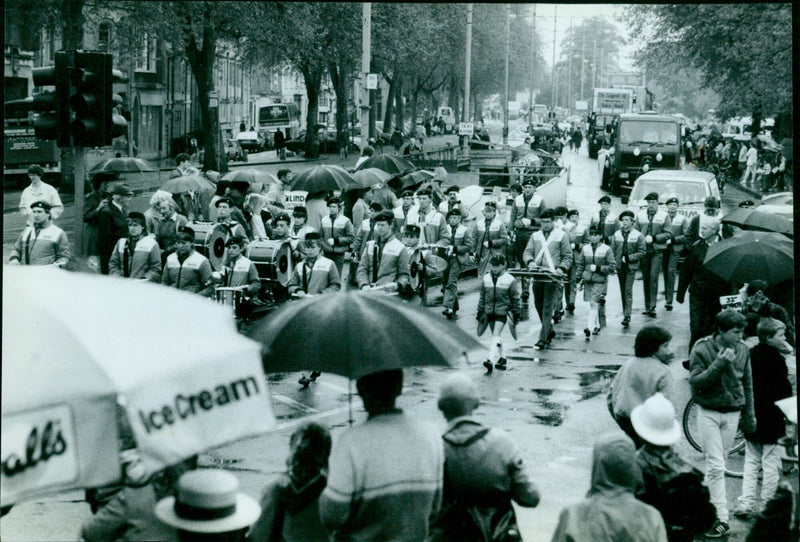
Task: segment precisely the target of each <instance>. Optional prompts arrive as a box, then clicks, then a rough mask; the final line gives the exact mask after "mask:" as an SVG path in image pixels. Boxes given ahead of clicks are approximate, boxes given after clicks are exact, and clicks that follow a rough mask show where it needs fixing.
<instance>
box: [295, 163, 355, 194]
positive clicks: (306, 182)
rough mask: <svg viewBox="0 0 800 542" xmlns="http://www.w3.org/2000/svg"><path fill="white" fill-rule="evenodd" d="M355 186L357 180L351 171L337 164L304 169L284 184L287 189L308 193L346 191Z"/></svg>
mask: <svg viewBox="0 0 800 542" xmlns="http://www.w3.org/2000/svg"><path fill="white" fill-rule="evenodd" d="M357 188H359V184H358V181H357V180H356V179H355V177H353V175H352V174H351V173H348V172H347V171H346V170H344V169H342V168H340V167H339V166H325V165H323V166H315V167H312V168H311V169H307V170H305V171H304V172H303V173H301V174H300V175H297V176H296V177H295V178H294V179H292V181H291V182H290V183H289V184H288V185H286V190H287V191H296V190H305V191H306V192H308V193H309V194H312V193H314V192H328V191H333V190H339V191H341V192H347V191H348V190H354V189H357Z"/></svg>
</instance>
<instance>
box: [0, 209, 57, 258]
mask: <svg viewBox="0 0 800 542" xmlns="http://www.w3.org/2000/svg"><path fill="white" fill-rule="evenodd" d="M51 209H52V208H51V206H50V204H49V203H46V202H44V201H34V202H33V203H31V204H30V205H29V206H28V210H29V211H28V212H29V214H30V217H31V220H32V221H33V224H32V225H30V226H28V227H26V228H25V229H24V230H22V234H21V235H20V236H19V238H18V239H17V242H16V243H14V247H13V248H12V249H11V256H9V257H8V263H10V264H12V265H54V266H57V267H63V266H65V265H67V263H69V257H70V256H69V239H67V234H66V233H65V232H64V230H62V229H61V228H59V227H58V226H56V225H55V224H53V222H52V221H51V214H50V213H51Z"/></svg>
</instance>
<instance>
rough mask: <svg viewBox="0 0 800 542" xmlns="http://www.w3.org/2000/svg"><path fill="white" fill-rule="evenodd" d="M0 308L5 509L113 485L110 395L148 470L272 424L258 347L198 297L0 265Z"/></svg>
mask: <svg viewBox="0 0 800 542" xmlns="http://www.w3.org/2000/svg"><path fill="white" fill-rule="evenodd" d="M155 307H157V309H154V308H155ZM3 312H4V314H5V315H7V316H8V317H7V318H4V322H3V330H2V355H3V379H2V398H1V399H2V427H1V429H2V432H1V433H0V435H1V437H0V453H2V460H3V469H2V473H1V474H0V489H1V491H0V499H1V500H2V505H3V506H6V505H8V504H12V503H14V502H17V501H18V500H20V499H24V498H27V497H30V496H33V495H36V494H41V493H49V492H57V491H63V490H67V489H74V488H81V487H95V486H99V485H103V484H107V483H111V482H114V481H116V480H118V479H119V477H120V459H119V450H118V444H117V440H118V439H117V434H118V432H117V418H116V409H117V403H118V402H119V403H123V406H124V409H125V411H126V412H127V417H128V420H129V422H130V425H131V430H132V432H133V436H134V438H135V440H136V443H137V447H138V449H139V452H140V454H141V456H142V459H143V461H144V465H145V466H146V467H147V468H148V469H149V470H150V472H155V471H157V470H160V469H162V468H164V466H166V465H170V464H174V463H176V462H178V461H180V460H182V459H184V458H186V457H190V456H192V455H195V454H197V453H199V452H201V451H203V450H206V449H209V448H212V447H216V446H219V445H222V444H225V443H228V442H231V441H234V440H238V439H240V438H244V437H247V436H251V435H255V434H259V433H263V432H265V431H267V430H269V429H270V428H271V427H272V426H273V425H274V423H275V418H274V415H273V413H272V408H271V405H270V401H269V395H268V391H267V386H266V382H265V379H264V372H263V369H262V367H261V355H260V350H261V347H260V345H259V344H258V343H256V342H254V341H251V340H249V339H247V338H245V337H243V336H241V335H240V334H239V333H238V332H237V331H236V326H235V323H234V319H233V318H232V314H231V312H230V309H229V308H226V307H224V306H221V305H217V304H215V303H212V302H211V301H209V300H208V299H205V298H203V297H200V296H198V295H196V294H190V293H187V292H183V291H180V290H176V289H170V288H165V287H163V286H159V285H156V284H151V283H145V282H139V281H134V280H130V279H121V278H116V277H101V276H97V275H87V274H82V273H67V272H64V271H60V270H57V269H52V268H51V269H48V268H42V267H40V268H36V267H13V266H4V268H3ZM123 398H124V401H121V399H123Z"/></svg>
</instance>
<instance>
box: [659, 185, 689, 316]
mask: <svg viewBox="0 0 800 542" xmlns="http://www.w3.org/2000/svg"><path fill="white" fill-rule="evenodd" d="M678 204H679V201H678V198H675V197H672V198H669V199H668V200H667V220H669V226H668V228H669V231H670V233H671V234H672V237H671V238H670V239H667V248H666V250H664V261H663V263H662V264H661V271H662V272H663V273H664V297H665V298H666V305H665V306H664V308H665V309H667V310H668V311H671V310H672V299H673V296H674V295H675V279H676V277H677V276H678V259H679V258H680V255H681V253H682V252H683V249H684V248H685V247H686V239H687V236H688V235H689V220H687V218H686V216H684V215H682V214H679V213H678Z"/></svg>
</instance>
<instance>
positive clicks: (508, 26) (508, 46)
mask: <svg viewBox="0 0 800 542" xmlns="http://www.w3.org/2000/svg"><path fill="white" fill-rule="evenodd" d="M510 55H511V4H506V73H505V97H506V98H505V102H503V145H508V57H509V56H510Z"/></svg>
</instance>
